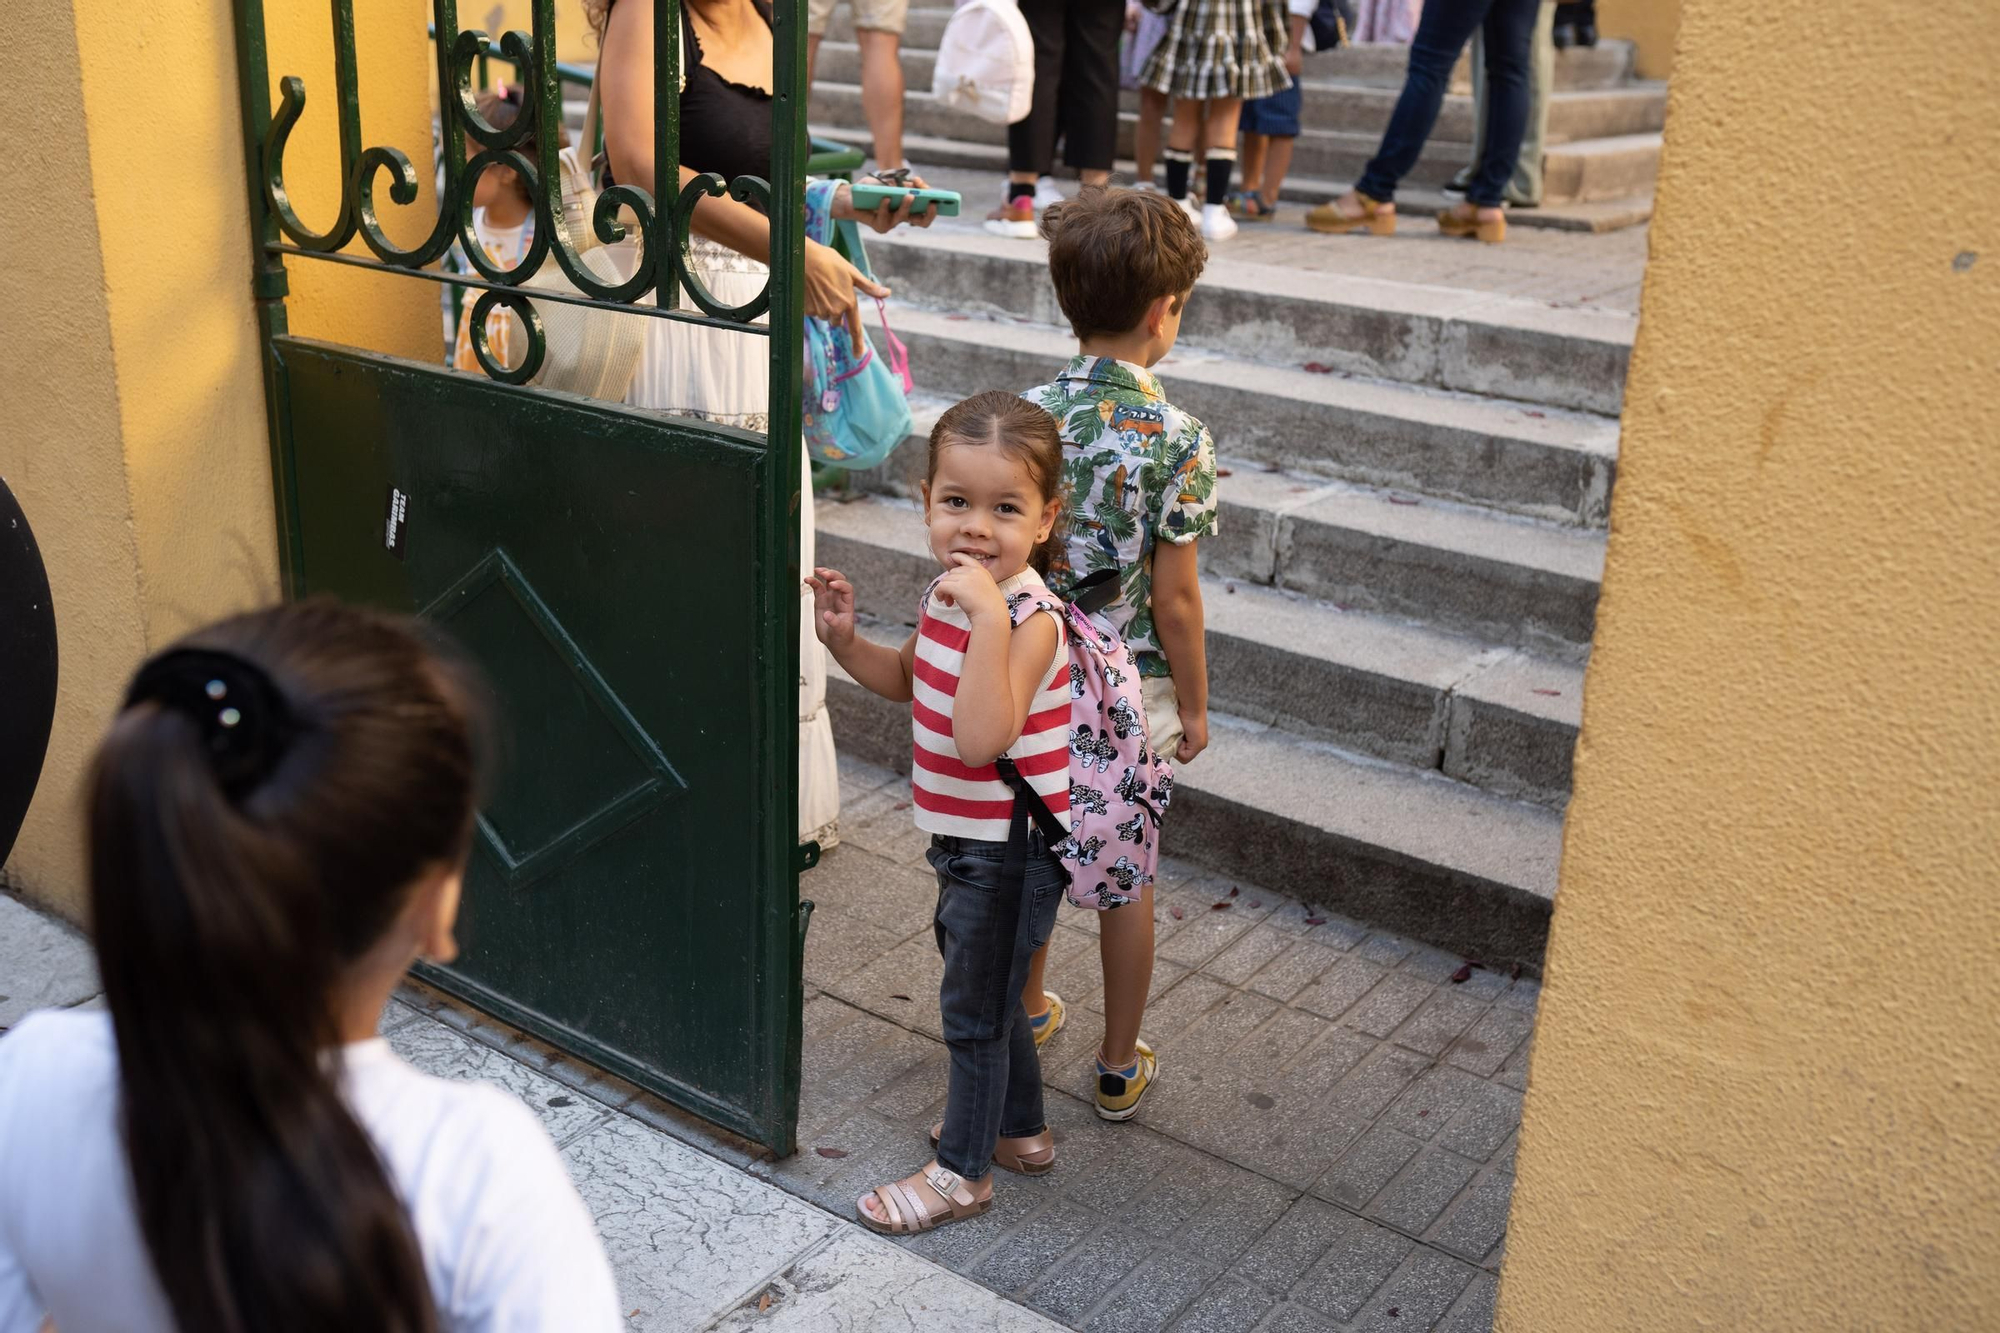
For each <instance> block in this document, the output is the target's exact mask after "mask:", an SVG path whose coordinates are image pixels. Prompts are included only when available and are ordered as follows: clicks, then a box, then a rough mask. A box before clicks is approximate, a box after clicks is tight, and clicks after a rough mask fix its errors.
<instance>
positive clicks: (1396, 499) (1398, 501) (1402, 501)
mask: <svg viewBox="0 0 2000 1333" xmlns="http://www.w3.org/2000/svg"><path fill="white" fill-rule="evenodd" d="M1389 503H1390V504H1392V505H1413V504H1415V503H1416V501H1415V500H1412V499H1410V498H1409V497H1408V496H1405V495H1392V496H1390V497H1389Z"/></svg>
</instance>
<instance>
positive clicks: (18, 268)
mask: <svg viewBox="0 0 2000 1333" xmlns="http://www.w3.org/2000/svg"><path fill="white" fill-rule="evenodd" d="M9 19H10V22H9V36H8V41H7V42H5V43H0V97H4V98H5V99H6V100H5V102H4V103H0V113H4V114H5V116H6V117H7V120H6V122H5V123H7V124H9V125H10V126H18V127H21V128H19V129H18V130H17V131H14V132H10V133H9V134H7V135H5V136H0V171H4V174H5V178H6V179H8V180H12V181H15V182H16V183H17V184H18V185H20V186H21V187H22V188H19V189H16V190H9V191H0V237H4V238H5V240H6V262H5V263H0V300H4V302H5V305H4V307H0V308H4V309H5V311H6V320H7V323H6V347H5V355H6V356H7V357H8V358H9V362H10V365H9V368H8V373H7V374H6V375H0V412H4V414H5V420H6V421H7V422H8V425H7V427H6V433H5V435H4V437H0V474H4V475H5V476H6V477H7V478H8V480H9V482H10V484H11V485H13V486H14V488H15V489H16V491H17V493H19V494H20V496H21V499H22V502H23V507H24V508H25V510H26V511H27V513H28V516H29V520H30V522H31V523H32V524H33V525H34V527H35V529H36V533H37V536H38V538H39V540H40V542H41V545H42V549H43V554H44V558H45V560H46V562H47V564H48V566H49V572H50V583H51V587H52V592H53V597H54V602H55V608H56V616H57V634H58V644H59V652H60V655H61V661H62V676H61V687H60V691H61V692H60V699H59V703H58V712H57V718H56V726H55V730H54V734H53V736H52V739H51V742H50V755H49V760H48V763H47V767H46V769H45V771H44V775H43V779H42V784H41V788H40V790H39V791H38V793H37V796H36V800H35V805H34V807H33V809H32V810H31V811H30V813H29V818H28V822H27V824H26V826H25V827H24V829H23V831H22V835H21V839H20V841H19V843H18V844H17V846H16V848H15V850H14V853H13V855H12V856H11V857H10V859H9V861H8V864H7V867H6V870H7V877H8V882H9V883H10V884H11V885H13V886H15V887H17V888H19V889H20V890H22V891H24V892H26V893H28V894H30V895H32V896H35V897H37V898H39V899H41V900H42V901H45V902H48V903H50V904H51V905H53V906H55V907H57V908H59V909H60V910H63V911H65V912H67V913H69V914H70V915H72V916H80V915H81V911H82V903H83V862H82V855H81V846H80V842H79V840H78V835H77V816H78V800H79V795H78V792H79V783H80V780H81V778H82V775H83V772H84V769H85V766H86V764H87V762H88V758H89V754H90V751H91V749H92V747H93V746H94V744H95V742H96V738H97V736H98V735H99V733H100V732H101V731H102V730H103V727H104V724H105V722H106V721H107V720H108V718H109V716H110V714H111V711H112V709H113V708H114V707H115V706H116V702H117V699H118V697H119V693H120V691H121V690H122V688H123V685H124V682H125V679H126V677H127V676H128V675H129V673H130V671H131V669H132V667H133V665H134V664H135V663H136V662H137V661H138V659H139V658H140V657H141V656H143V654H144V653H145V652H146V651H147V650H148V649H149V648H154V647H158V646H160V645H161V644H163V643H164V642H166V641H168V640H170V639H171V638H173V637H174V636H175V635H177V634H179V633H181V632H182V631H184V630H186V629H188V628H190V627H192V626H194V625H196V624H199V623H201V622H203V621H206V620H209V619H212V618H214V617H216V616H218V615H222V614H225V613H227V612H229V611H232V610H237V609H240V608H243V607H246V606H250V605H254V604H256V603H258V602H262V601H267V600H270V599H271V598H273V597H275V596H276V595H277V592H278V575H277V557H276V541H275V529H274V523H273V516H272V505H271V488H270V468H269V446H268V442H267V440H266V431H265V418H264V403H263V387H262V379H261V372H260V369H259V360H258V344H257V326H256V318H255V312H254V310H253V308H252V304H251V300H250V287H249V274H250V233H249V225H248V221H247V215H246V208H247V203H246V199H247V196H246V193H245V185H244V164H243V151H242V136H241V133H240V130H239V128H238V102H237V95H236V66H235V42H234V36H233V28H232V23H231V15H230V5H229V3H228V0H157V3H154V4H151V5H145V6H131V5H105V4H78V5H77V6H76V7H75V9H74V10H72V8H71V6H70V5H69V4H67V3H63V2H62V0H25V2H24V5H23V6H22V7H21V8H20V10H19V11H18V12H16V11H10V14H9ZM268 21H269V28H270V33H271V68H272V74H273V77H274V78H275V77H276V76H277V75H279V74H284V73H299V74H301V75H302V76H303V77H304V78H305V79H306V81H307V88H308V93H309V102H308V110H307V112H306V117H305V120H304V122H303V123H302V124H301V126H300V129H299V131H298V133H297V134H296V135H295V136H294V146H293V149H292V150H291V153H290V158H291V160H292V161H293V162H294V163H296V165H295V166H294V168H293V170H292V173H291V181H292V183H293V186H294V192H295V194H296V195H297V196H298V197H299V198H300V199H301V208H302V210H303V211H304V213H305V215H306V218H307V220H308V222H310V223H312V224H314V225H324V224H325V222H326V221H327V220H329V219H330V216H331V215H330V212H329V209H328V205H329V204H330V202H331V201H332V200H333V199H335V198H336V197H337V194H338V183H337V176H336V168H335V155H334V143H335V136H334V131H333V123H332V109H333V98H332V92H333V86H332V83H333V81H332V39H331V30H330V27H329V24H328V17H327V10H326V7H325V6H324V5H323V4H311V3H305V2H304V0H270V4H269V15H268ZM356 21H357V25H358V27H359V30H360V42H359V48H360V60H361V83H362V98H363V106H364V130H365V132H366V135H367V141H368V142H369V143H371V144H372V143H377V142H390V143H394V144H396V145H397V146H399V147H402V148H403V149H404V150H405V151H406V152H408V153H410V155H411V156H412V158H414V159H415V160H416V161H417V162H418V163H419V164H420V165H421V166H422V167H423V168H424V170H423V171H422V172H421V173H420V174H421V175H422V176H423V177H424V178H425V195H424V199H423V200H422V201H421V202H420V204H419V206H418V207H416V208H413V209H411V210H409V212H410V213H411V214H413V215H416V216H413V217H411V218H409V219H407V220H406V219H404V218H400V217H396V218H392V220H391V223H390V225H391V230H392V233H393V234H395V235H396V236H398V238H399V239H402V240H405V241H407V240H410V239H413V238H414V236H416V235H419V234H421V233H422V231H423V230H425V224H426V223H427V221H428V217H429V214H428V212H427V211H426V210H427V209H428V208H429V200H430V186H429V174H430V173H429V169H428V168H429V162H430V148H429V144H430V123H431V118H430V109H429V91H428V88H429V85H428V82H427V78H426V70H427V68H428V62H429V54H428V43H427V42H426V41H425V40H424V37H423V29H422V26H421V23H422V13H421V11H419V10H411V9H409V7H408V6H406V5H402V4H398V3H395V2H394V0H360V3H358V4H357V5H356ZM413 23H414V24H415V25H416V26H414V27H412V26H411V25H412V24H413ZM385 193H386V191H385ZM391 211H392V212H400V211H401V210H393V209H392V210H391ZM292 267H293V270H294V281H293V290H294V293H295V298H294V300H293V301H292V303H291V304H292V310H293V319H292V325H293V328H294V330H295V331H298V332H304V333H309V334H313V335H316V336H323V337H330V338H338V339H340V340H343V341H349V342H354V343H357V344H359V345H362V346H368V347H375V348H380V349H382V350H388V351H397V352H402V353H405V354H411V355H419V356H424V357H428V358H433V359H435V358H436V357H437V356H438V355H440V346H441V339H440V329H439V322H438V313H437V312H438V305H437V294H436V289H435V288H434V287H433V286H432V285H431V284H429V283H420V282H416V281H412V280H401V281H400V282H392V281H389V280H384V279H377V278H371V277H369V276H367V275H359V274H351V273H347V272H345V271H341V270H337V269H334V268H331V267H330V266H326V265H318V266H314V267H310V268H309V266H308V265H307V264H306V263H304V262H296V263H294V264H293V266H292Z"/></svg>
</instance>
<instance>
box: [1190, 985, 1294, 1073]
mask: <svg viewBox="0 0 2000 1333" xmlns="http://www.w3.org/2000/svg"><path fill="white" fill-rule="evenodd" d="M1278 1008H1279V1006H1278V1003H1277V1001H1275V1000H1267V999H1265V998H1264V997H1263V996H1261V995H1246V994H1244V993H1242V992H1240V991H1239V992H1235V993H1233V994H1231V995H1229V996H1227V997H1226V998H1224V1000H1223V1001H1222V1003H1220V1004H1218V1005H1216V1006H1215V1008H1213V1009H1211V1010H1210V1011H1209V1012H1208V1013H1207V1014H1205V1015H1204V1016H1203V1017H1202V1018H1201V1019H1200V1020H1199V1021H1198V1022H1196V1023H1195V1024H1194V1025H1193V1026H1192V1027H1190V1028H1188V1029H1187V1031H1185V1032H1183V1033H1182V1034H1181V1035H1180V1037H1179V1039H1178V1040H1176V1041H1175V1043H1174V1053H1175V1055H1176V1057H1177V1058H1178V1059H1179V1060H1180V1062H1181V1067H1182V1069H1183V1070H1184V1071H1186V1072H1184V1073H1183V1074H1182V1077H1183V1078H1185V1079H1187V1080H1189V1081H1199V1080H1200V1079H1201V1078H1203V1077H1205V1076H1206V1074H1207V1073H1208V1072H1210V1071H1212V1070H1213V1069H1214V1068H1215V1067H1216V1066H1218V1065H1221V1064H1222V1063H1223V1057H1224V1056H1225V1055H1227V1054H1228V1053H1229V1052H1230V1051H1231V1050H1233V1049H1234V1048H1235V1046H1236V1044H1237V1043H1238V1042H1240V1041H1242V1040H1243V1039H1244V1038H1246V1037H1248V1036H1249V1035H1250V1034H1251V1033H1252V1032H1255V1031H1256V1030H1257V1029H1258V1028H1259V1027H1261V1026H1263V1024H1264V1022H1265V1021H1266V1020H1267V1019H1269V1018H1270V1017H1271V1016H1272V1015H1273V1014H1275V1013H1277V1012H1278Z"/></svg>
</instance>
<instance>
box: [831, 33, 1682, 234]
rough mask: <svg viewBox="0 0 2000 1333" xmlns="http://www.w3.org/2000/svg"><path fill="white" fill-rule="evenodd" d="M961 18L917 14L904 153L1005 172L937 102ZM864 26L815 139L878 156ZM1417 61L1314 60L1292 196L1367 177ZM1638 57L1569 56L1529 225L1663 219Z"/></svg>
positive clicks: (1423, 198) (993, 151)
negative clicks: (864, 63) (941, 56)
mask: <svg viewBox="0 0 2000 1333" xmlns="http://www.w3.org/2000/svg"><path fill="white" fill-rule="evenodd" d="M919 3H920V4H922V0H919ZM950 13H951V9H950V6H949V5H944V4H937V3H932V4H929V5H924V6H923V7H913V8H912V9H911V11H910V21H909V27H908V30H907V31H906V33H905V36H904V46H903V72H904V77H905V79H906V80H907V81H908V86H909V90H910V92H909V98H908V101H907V103H906V105H905V116H906V121H905V153H906V155H907V156H908V157H909V158H910V160H912V161H914V162H916V163H919V164H920V165H922V166H925V167H969V168H978V169H988V170H992V171H995V172H998V171H1003V170H1004V169H1005V167H1006V152H1005V144H1006V134H1005V131H1004V129H1003V128H1001V127H999V126H995V125H991V124H988V123H986V122H984V121H981V120H977V119H975V118H973V117H971V116H967V115H963V114H961V113H959V112H956V111H953V110H951V109H950V108H948V107H945V106H943V105H941V104H940V103H938V102H937V101H936V100H934V99H933V98H932V97H931V96H930V87H931V72H932V68H933V66H934V64H935V62H936V58H937V46H938V42H939V39H940V37H941V35H942V33H943V31H944V24H945V21H946V19H948V18H949V17H950ZM851 24H852V16H851V13H850V11H849V10H848V8H847V7H846V6H841V7H840V9H839V10H838V11H837V12H836V14H835V16H834V19H833V22H832V24H831V26H830V27H829V29H828V32H827V40H826V41H825V42H824V43H823V45H822V46H821V48H820V54H819V66H818V79H817V82H816V83H815V85H814V88H813V94H812V119H813V130H814V133H816V134H823V135H826V136H828V137H831V138H836V139H840V140H842V141H844V142H849V143H857V144H862V145H865V144H866V143H867V142H868V130H867V121H866V119H865V118H864V117H863V115H862V112H861V88H860V52H859V49H858V48H857V47H856V46H855V45H854V44H853V40H852V39H853V32H852V27H851ZM1407 56H1408V48H1407V47H1404V46H1358V47H1347V48H1343V49H1341V50H1338V51H1328V52H1322V53H1317V54H1314V55H1311V56H1308V57H1307V61H1306V72H1305V75H1304V77H1303V79H1302V80H1301V85H1302V88H1303V90H1304V101H1305V106H1304V115H1303V123H1304V126H1305V130H1304V132H1303V133H1302V134H1301V135H1300V136H1299V141H1298V144H1297V146H1296V148H1295V150H1294V155H1293V161H1292V174H1291V176H1290V177H1289V178H1288V180H1287V184H1286V194H1287V196H1288V197H1291V198H1293V199H1295V200H1299V201H1304V202H1317V201H1319V200H1322V199H1327V198H1331V197H1333V196H1334V195H1336V194H1338V193H1340V192H1341V191H1342V190H1345V189H1346V188H1347V187H1348V186H1349V185H1350V184H1351V183H1352V182H1353V181H1354V180H1355V178H1356V177H1358V176H1359V175H1360V174H1361V171H1362V168H1363V166H1364V165H1365V164H1366V162H1367V161H1368V159H1369V157H1371V156H1372V155H1373V154H1374V152H1375V149H1376V147H1377V145H1378V143H1379V141H1380V139H1381V134H1382V130H1383V127H1384V126H1386V125H1387V124H1388V121H1389V113H1390V111H1391V109H1392V108H1393V107H1394V106H1395V102H1396V97H1397V94H1398V92H1399V90H1400V88H1401V85H1402V79H1403V67H1404V63H1405V61H1406V59H1407ZM1632 59H1633V56H1632V47H1631V44H1630V43H1627V42H1612V41H1607V42H1603V43H1601V44H1600V45H1598V46H1596V47H1592V48H1588V49H1583V48H1576V49H1572V50H1568V51H1559V52H1557V53H1556V91H1555V93H1554V94H1553V95H1552V96H1551V99H1550V105H1549V130H1548V142H1547V147H1546V154H1545V160H1544V175H1545V200H1544V207H1543V208H1541V209H1538V210H1517V211H1516V213H1515V218H1514V221H1515V223H1516V225H1524V226H1550V227H1564V228H1571V229H1588V230H1604V229H1609V228H1612V227H1619V226H1627V225H1631V224H1633V223H1636V222H1641V221H1644V220H1645V219H1646V218H1647V217H1649V216H1650V215H1651V211H1652V189H1653V179H1654V176H1655V174H1656V172H1657V170H1658V166H1659V156H1660V130H1661V127H1662V125H1663V124H1664V123H1665V117H1666V85H1665V84H1664V83H1657V82H1646V81H1641V80H1639V79H1637V78H1636V77H1635V76H1634V74H1633V70H1632ZM1469 94H1470V71H1469V65H1468V63H1467V62H1466V61H1464V60H1461V62H1460V66H1459V70H1458V72H1457V77H1456V79H1455V81H1454V92H1453V94H1452V95H1451V96H1449V97H1447V98H1446V100H1445V106H1444V110H1443V113H1442V114H1441V115H1440V117H1439V119H1438V124H1437V128H1436V130H1435V131H1434V132H1433V134H1432V136H1431V140H1430V143H1429V144H1428V145H1427V146H1426V148H1425V150H1424V153H1423V156H1422V158H1421V159H1420V160H1419V161H1418V164H1417V167H1416V169H1415V170H1414V171H1413V172H1412V173H1411V175H1410V177H1409V178H1408V180H1407V182H1406V189H1405V191H1403V192H1402V193H1399V195H1398V197H1397V206H1398V209H1399V210H1400V211H1402V212H1404V213H1410V214H1422V213H1426V212H1432V211H1435V209H1436V208H1437V207H1439V206H1441V205H1442V203H1443V202H1444V201H1443V197H1442V196H1441V195H1440V194H1438V193H1437V191H1438V188H1439V187H1440V186H1442V185H1444V184H1445V183H1446V182H1447V181H1449V180H1450V179H1451V177H1452V175H1453V173H1454V172H1456V171H1457V170H1458V169H1459V168H1460V167H1462V166H1464V165H1465V164H1466V163H1467V162H1468V161H1469V160H1470V158H1471V153H1472V149H1471V144H1472V137H1473V106H1472V99H1471V97H1470V95H1469ZM1120 108H1121V110H1120V117H1119V121H1120V123H1119V139H1118V144H1119V147H1118V151H1119V154H1120V156H1121V158H1122V159H1129V158H1130V157H1131V155H1132V135H1133V129H1134V126H1135V124H1136V122H1137V116H1138V95H1137V94H1136V93H1132V92H1126V93H1123V94H1121V102H1120ZM1127 169H1128V170H1129V169H1130V168H1129V167H1128V168H1127Z"/></svg>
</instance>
